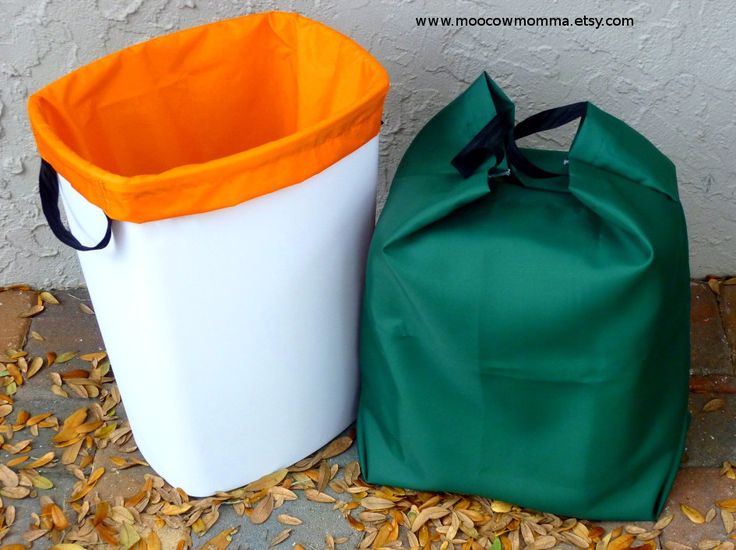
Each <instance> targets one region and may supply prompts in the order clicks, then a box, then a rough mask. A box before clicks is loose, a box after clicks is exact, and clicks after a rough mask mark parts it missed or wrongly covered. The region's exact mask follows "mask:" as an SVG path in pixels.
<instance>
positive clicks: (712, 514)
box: [705, 508, 716, 523]
mask: <svg viewBox="0 0 736 550" xmlns="http://www.w3.org/2000/svg"><path fill="white" fill-rule="evenodd" d="M715 517H716V509H715V508H711V509H710V510H708V511H707V512H706V513H705V523H710V522H711V521H713V520H714V519H715Z"/></svg>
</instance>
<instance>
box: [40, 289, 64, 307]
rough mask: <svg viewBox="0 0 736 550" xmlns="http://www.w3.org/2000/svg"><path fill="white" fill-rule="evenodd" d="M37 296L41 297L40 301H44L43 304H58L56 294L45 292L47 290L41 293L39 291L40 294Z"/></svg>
mask: <svg viewBox="0 0 736 550" xmlns="http://www.w3.org/2000/svg"><path fill="white" fill-rule="evenodd" d="M38 297H39V298H41V301H42V302H43V303H45V304H54V305H59V300H57V299H56V296H54V295H53V294H51V293H50V292H47V291H44V292H41V293H40V294H39V295H38Z"/></svg>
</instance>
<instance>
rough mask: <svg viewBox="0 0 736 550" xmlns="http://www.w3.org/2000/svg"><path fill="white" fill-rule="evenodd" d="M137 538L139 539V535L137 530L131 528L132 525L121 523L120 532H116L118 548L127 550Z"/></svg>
mask: <svg viewBox="0 0 736 550" xmlns="http://www.w3.org/2000/svg"><path fill="white" fill-rule="evenodd" d="M139 540H141V536H140V535H139V534H138V531H136V530H135V529H133V526H132V525H128V524H127V523H123V524H122V525H121V526H120V532H119V533H118V544H120V550H128V549H129V548H130V547H131V546H133V545H134V544H136V543H137V542H138V541H139Z"/></svg>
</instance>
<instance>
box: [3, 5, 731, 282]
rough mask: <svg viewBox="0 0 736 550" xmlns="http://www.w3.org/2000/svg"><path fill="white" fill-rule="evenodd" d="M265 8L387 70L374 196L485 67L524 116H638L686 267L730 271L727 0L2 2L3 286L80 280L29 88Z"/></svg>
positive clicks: (637, 123)
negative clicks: (431, 18)
mask: <svg viewBox="0 0 736 550" xmlns="http://www.w3.org/2000/svg"><path fill="white" fill-rule="evenodd" d="M573 6H574V7H573ZM274 8H279V9H285V10H295V11H298V12H300V13H303V14H305V15H308V16H310V17H313V18H315V19H318V20H320V21H323V22H325V23H327V24H329V25H331V26H333V27H335V28H337V29H339V30H341V31H342V32H344V33H346V34H348V35H350V36H352V37H353V38H355V39H356V40H357V41H358V42H360V43H361V44H363V45H364V46H365V47H366V48H368V49H369V50H371V51H372V52H373V53H374V54H375V55H376V56H377V57H378V59H380V60H381V61H382V62H383V63H384V65H385V66H386V68H387V69H388V71H389V73H390V74H391V78H392V91H391V94H390V96H389V100H388V103H387V106H386V113H385V124H384V127H383V147H382V162H383V168H382V175H383V178H384V181H383V187H382V189H383V191H382V197H380V198H381V199H382V198H383V195H385V189H386V184H387V181H389V180H390V177H391V175H392V174H393V172H394V170H395V167H396V164H397V162H398V160H399V159H400V157H401V155H402V153H403V151H404V150H405V148H406V146H407V145H408V142H409V140H410V139H411V137H412V136H413V135H414V134H415V133H416V131H417V130H418V128H420V127H421V125H422V124H424V122H425V121H426V120H427V119H428V118H429V117H430V116H431V115H432V114H434V113H435V112H436V111H437V110H438V109H439V108H441V107H442V106H443V105H444V104H445V103H446V102H447V101H448V100H449V99H451V98H452V97H454V96H455V95H456V94H458V93H459V92H460V91H461V90H462V89H463V88H464V87H465V86H466V85H467V84H468V83H470V82H471V81H473V80H474V79H475V77H476V76H477V75H478V74H479V73H480V72H481V71H482V70H483V69H486V70H487V71H488V72H489V73H490V74H491V75H492V76H493V77H494V78H496V79H497V81H498V82H499V83H500V84H501V85H502V86H503V87H504V88H505V89H506V91H507V93H508V94H509V95H510V96H511V97H512V99H515V100H516V101H517V102H518V105H519V117H523V116H526V115H527V114H530V113H531V112H534V111H536V110H540V109H543V108H547V107H552V106H557V105H561V104H564V103H569V102H573V101H578V100H584V99H587V100H592V101H593V102H595V103H596V104H597V105H599V106H600V107H602V108H604V109H606V110H608V111H609V112H611V113H613V114H615V115H617V116H619V117H620V118H622V119H624V120H625V121H627V122H628V123H629V124H631V125H633V126H635V127H636V128H638V129H639V130H640V131H641V132H642V133H643V134H645V135H646V136H647V137H649V138H650V139H651V140H652V141H653V142H654V143H655V144H656V145H657V146H659V147H660V148H661V149H662V150H663V151H664V152H665V153H666V154H667V155H669V156H670V158H672V159H673V160H674V161H675V163H676V164H677V167H678V171H679V177H680V185H681V194H682V199H683V203H684V205H685V209H686V213H687V216H688V221H689V225H690V237H691V260H692V261H691V265H692V270H693V275H694V276H703V275H705V274H708V273H736V239H734V237H733V236H734V235H735V234H736V109H735V108H734V103H735V100H736V33H735V32H734V30H733V29H734V22H735V21H736V2H733V1H732V0H689V1H688V0H649V1H642V0H608V1H606V0H584V1H580V0H578V1H576V2H558V1H554V0H552V1H549V0H532V1H527V2H520V1H510V0H508V1H501V0H497V1H488V2H483V1H480V0H464V1H458V2H456V3H454V4H453V3H452V2H448V1H441V0H425V1H420V0H417V1H407V2H403V3H400V2H395V1H389V0H342V1H340V0H315V1H314V2H306V1H299V0H294V1H290V2H277V1H262V2H256V1H236V0H219V1H218V0H0V21H2V26H0V284H2V283H9V282H14V281H23V282H30V283H34V284H37V285H42V286H57V287H58V286H73V285H76V284H79V283H80V282H81V281H82V279H81V274H80V271H79V268H78V264H77V260H76V258H75V257H74V255H73V254H72V253H71V252H70V251H69V250H67V249H65V248H64V247H63V246H62V245H60V244H59V243H58V242H56V240H55V239H54V238H53V236H52V235H51V232H50V231H49V229H48V227H47V226H46V225H45V223H44V220H43V216H42V215H41V213H40V208H39V203H38V199H37V194H36V176H37V171H38V164H39V160H38V157H37V155H36V152H35V148H34V144H33V139H32V136H31V133H30V130H29V127H28V122H27V118H26V109H25V102H26V98H27V96H28V94H29V93H32V92H33V91H35V90H36V89H38V88H39V87H41V86H43V85H45V84H46V83H48V82H50V81H52V80H54V79H55V78H57V77H59V76H61V75H63V74H64V73H66V72H68V71H70V70H72V69H73V68H75V67H78V66H79V65H81V64H84V63H87V62H89V61H92V60H93V59H95V58H97V57H99V56H101V55H103V54H105V53H108V52H112V51H115V50H117V49H119V48H121V47H124V46H127V45H130V44H133V43H136V42H139V41H142V40H145V39H146V38H149V37H152V36H156V35H160V34H163V33H166V32H169V31H172V30H174V29H179V28H185V27H189V26H193V25H196V24H199V23H204V22H208V21H214V20H217V19H222V18H227V17H232V16H236V15H239V14H245V13H249V12H251V11H264V10H267V9H274ZM425 15H449V16H467V17H474V16H494V15H511V16H556V15H557V16H568V17H575V16H582V15H588V16H632V17H634V18H635V26H634V27H633V28H601V29H598V30H595V29H592V28H539V27H536V28H478V27H476V28H470V27H466V28H426V27H425V28H420V27H417V26H416V23H415V17H417V16H425ZM560 139H562V140H563V142H564V136H563V137H562V138H560ZM548 141H550V140H548ZM554 141H559V140H557V139H555V137H554V136H553V138H552V140H551V142H552V143H553V145H554Z"/></svg>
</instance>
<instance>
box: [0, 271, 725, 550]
mask: <svg viewBox="0 0 736 550" xmlns="http://www.w3.org/2000/svg"><path fill="white" fill-rule="evenodd" d="M691 289H692V299H693V307H692V322H693V324H692V348H693V355H692V375H693V376H692V384H691V390H692V391H691V399H690V409H691V413H692V424H691V428H690V431H689V434H688V443H687V450H686V453H685V455H684V456H683V462H682V469H681V471H680V473H679V475H678V477H677V481H676V483H675V487H674V489H673V492H672V494H671V496H670V500H669V502H668V505H667V508H666V510H665V514H667V513H672V514H673V515H674V519H673V521H672V524H671V525H670V526H669V527H668V528H667V529H666V530H665V531H664V533H663V535H662V536H661V537H660V540H658V541H657V543H658V547H662V545H664V544H666V543H667V542H670V543H671V542H677V543H680V544H685V545H688V546H690V547H692V548H693V549H695V548H697V547H698V544H699V543H702V541H704V540H713V541H727V540H729V539H728V538H727V537H726V535H725V534H724V529H723V525H722V523H721V519H720V516H719V515H718V514H716V517H715V519H713V520H712V521H711V522H710V523H704V524H702V525H695V524H694V523H692V522H691V521H690V520H688V519H687V518H686V517H685V516H684V515H683V514H682V512H681V511H680V507H679V505H680V503H684V504H688V505H691V506H693V507H695V508H696V509H698V510H700V511H701V512H702V513H703V514H706V513H707V511H708V510H709V509H710V508H711V507H713V504H714V501H715V500H719V499H726V498H734V497H736V481H734V480H730V479H727V478H725V477H724V476H722V475H720V473H719V470H720V467H721V464H722V462H723V461H724V460H731V461H735V460H736V424H735V422H734V421H736V377H735V371H734V363H733V358H734V356H735V354H734V352H735V351H736V286H722V287H721V288H720V292H719V294H716V293H714V291H713V290H712V289H711V288H710V287H709V286H708V285H707V284H705V283H702V282H693V284H692V287H691ZM54 295H55V296H56V297H57V298H59V300H60V301H61V305H49V306H47V307H46V310H45V311H44V312H43V313H41V314H39V315H37V316H35V317H33V318H32V319H24V318H20V317H19V315H20V314H22V313H23V312H25V311H28V309H29V308H30V307H31V306H32V305H34V304H35V303H36V294H35V292H32V291H23V290H6V291H2V292H0V344H1V345H3V346H4V347H3V348H2V349H8V348H10V349H18V348H20V347H21V346H23V345H24V344H25V349H26V350H27V351H28V352H29V353H30V354H31V355H38V356H45V355H46V352H47V351H56V352H62V351H79V352H81V353H89V352H92V351H97V350H102V349H103V343H102V340H101V337H100V334H99V331H98V328H97V323H96V320H95V317H94V315H91V314H89V313H85V312H84V311H83V310H82V309H81V308H80V304H88V305H89V298H88V295H87V292H86V290H84V289H75V290H71V291H64V292H62V291H59V292H54ZM30 331H35V332H37V333H38V334H40V335H42V336H43V337H44V339H45V340H44V341H38V340H36V339H33V338H30V337H29V334H30ZM80 366H82V365H81V362H80V361H78V360H76V359H74V360H72V361H70V362H68V363H64V364H61V365H56V366H54V367H53V368H54V369H55V370H57V371H58V372H59V373H63V372H65V371H67V370H69V369H74V368H79V367H80ZM714 398H720V399H723V400H724V402H725V406H724V407H723V408H722V409H720V410H717V411H713V412H704V411H703V406H704V404H705V403H707V402H709V401H710V400H712V399H714ZM84 402H85V400H83V399H82V398H79V397H76V396H73V395H70V397H69V398H68V399H64V398H60V397H58V396H56V395H54V394H52V393H51V391H50V381H49V379H48V374H47V373H44V371H41V373H39V375H38V376H36V377H34V378H33V379H31V380H29V381H28V382H27V383H26V384H24V385H23V386H22V387H21V388H19V389H18V392H17V394H16V395H15V411H16V412H17V411H20V410H27V411H29V413H30V414H31V415H33V414H38V413H42V412H46V411H53V412H54V413H55V414H56V415H57V416H58V417H59V418H60V419H63V418H65V417H66V416H68V415H69V414H71V412H73V411H74V410H76V409H78V408H79V407H80V406H82V404H83V403H84ZM119 414H120V415H121V416H123V415H124V411H123V410H122V408H121V410H120V411H119ZM52 435H53V432H52V431H51V430H41V433H40V435H39V437H38V438H35V439H34V443H33V451H32V453H31V455H32V456H33V457H38V456H41V455H42V454H43V453H44V452H46V451H47V450H49V449H51V448H52V447H51V441H50V438H51V437H52ZM22 436H23V432H21V433H19V434H16V435H15V436H14V439H13V441H15V440H17V439H20V438H22ZM13 456H14V455H9V454H8V453H7V452H6V451H2V453H0V462H3V463H5V462H7V460H8V459H9V458H12V457H13ZM110 457H111V452H108V451H107V450H102V451H98V452H97V453H96V455H95V457H94V462H93V464H92V469H95V468H97V467H99V466H105V467H106V469H107V471H108V473H106V474H105V475H104V476H103V477H102V478H101V480H100V483H99V485H98V486H97V487H96V490H97V491H98V492H99V493H100V494H101V496H103V497H113V496H116V495H121V496H123V497H126V496H130V495H131V494H133V493H135V492H136V491H138V490H139V489H140V487H141V486H142V484H143V479H144V478H143V476H144V474H146V473H152V470H151V469H150V468H148V467H145V466H139V467H135V468H131V469H128V470H122V471H118V472H115V471H114V469H113V468H112V467H111V466H112V465H111V463H110ZM356 459H357V455H356V451H355V447H354V446H353V447H352V448H351V449H349V450H348V451H347V452H345V453H343V454H342V455H341V456H339V457H337V458H336V459H335V460H333V462H337V463H339V464H346V463H348V462H351V461H353V460H356ZM61 468H62V466H55V467H54V468H49V469H48V471H46V470H45V471H44V475H46V476H47V477H48V478H49V479H51V480H52V481H53V482H54V485H55V487H54V488H53V489H52V490H50V491H43V493H44V494H49V495H51V496H52V498H53V499H54V501H55V502H56V503H57V504H59V505H60V506H61V507H62V508H63V509H65V511H67V513H68V515H69V516H70V517H72V516H73V513H69V512H70V510H69V508H68V503H67V502H66V501H67V499H68V496H69V495H70V494H71V490H72V489H71V486H72V485H73V483H74V481H76V480H75V479H74V478H73V477H72V476H70V475H69V474H68V473H66V472H64V471H63V470H62V469H61ZM327 492H329V490H328V491H327ZM7 504H8V501H7V500H6V506H7ZM12 504H14V505H15V506H16V509H17V519H16V525H15V526H14V527H13V528H11V530H10V534H9V535H8V536H6V538H5V539H4V540H3V544H10V543H23V542H24V541H23V539H22V538H21V537H20V535H21V533H22V532H23V531H25V530H27V527H28V525H29V518H30V514H31V513H32V512H34V511H36V512H37V511H38V509H39V504H38V499H32V498H27V499H23V500H15V501H13V502H12ZM279 513H285V514H290V515H293V516H297V517H300V518H302V519H304V524H303V525H299V526H296V527H294V528H293V532H292V535H291V537H290V538H289V540H288V541H286V542H284V543H283V544H282V545H281V546H279V547H284V548H291V547H292V546H293V544H294V543H296V542H299V543H301V544H302V545H303V547H304V548H307V549H311V550H317V549H322V548H325V547H326V545H325V537H326V536H327V535H328V534H330V535H332V536H333V537H335V538H339V537H347V541H346V542H344V543H343V544H341V545H339V546H338V548H344V549H353V548H356V547H357V545H358V543H359V541H360V539H361V537H360V533H357V532H355V531H353V530H352V529H351V528H350V527H349V526H348V524H347V523H346V522H345V520H344V519H343V517H342V516H341V515H340V514H339V513H338V512H335V511H333V510H332V507H331V506H330V505H326V504H319V503H314V502H310V501H308V500H306V499H303V498H299V499H298V500H296V501H292V502H287V503H285V505H284V506H283V507H282V508H280V509H279ZM275 516H276V514H272V517H271V518H270V519H269V520H268V521H266V522H265V523H264V524H262V525H258V526H255V525H251V524H250V522H249V521H248V520H247V518H243V517H241V516H238V515H236V514H235V512H234V511H233V509H232V507H230V506H223V507H221V508H220V519H219V521H218V522H217V524H216V525H215V526H214V527H213V528H212V529H211V531H209V532H208V533H207V534H206V535H205V536H204V537H203V538H199V537H193V547H194V548H198V547H201V548H206V547H207V545H206V541H207V540H209V539H211V538H212V537H213V536H214V535H216V534H217V533H218V532H220V531H221V530H223V529H225V528H227V527H237V528H238V531H237V533H235V534H234V535H233V540H232V543H231V545H230V546H229V547H230V548H235V549H237V548H241V549H246V548H247V549H250V550H258V549H266V548H268V547H269V541H270V540H271V539H272V538H273V537H274V536H275V535H276V534H277V533H279V532H280V531H282V530H283V529H284V527H285V526H284V525H281V524H280V523H278V522H277V521H276V519H275ZM602 525H603V526H604V527H605V528H606V529H612V528H615V527H616V526H617V525H620V524H611V523H606V524H602ZM638 525H641V526H642V527H643V528H645V529H650V528H651V525H652V524H651V523H639V524H638ZM157 532H158V534H159V538H160V539H161V543H162V548H165V549H166V548H172V549H174V548H176V545H177V542H178V541H179V540H180V539H181V538H182V533H179V532H177V531H176V530H173V529H170V528H168V527H162V528H160V529H158V530H157ZM50 545H51V543H50V542H49V541H46V542H43V541H41V540H39V541H36V543H35V544H34V546H33V547H34V548H47V547H50ZM704 546H707V545H704ZM0 550H2V549H1V548H0Z"/></svg>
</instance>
